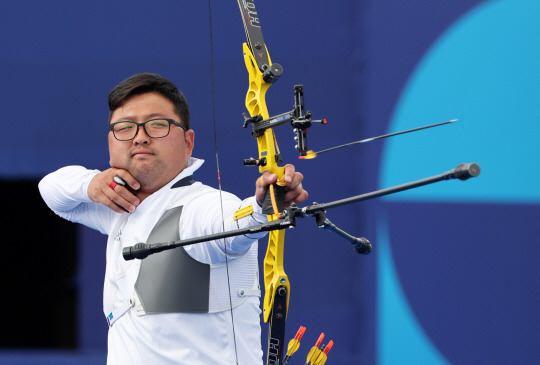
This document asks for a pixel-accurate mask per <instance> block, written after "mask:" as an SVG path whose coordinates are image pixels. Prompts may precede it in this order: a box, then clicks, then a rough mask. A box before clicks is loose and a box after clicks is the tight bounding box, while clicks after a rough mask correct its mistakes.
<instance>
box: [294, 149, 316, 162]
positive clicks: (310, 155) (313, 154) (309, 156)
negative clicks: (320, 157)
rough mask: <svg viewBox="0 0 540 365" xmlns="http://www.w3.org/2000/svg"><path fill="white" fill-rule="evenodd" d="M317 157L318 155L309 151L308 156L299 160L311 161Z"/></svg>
mask: <svg viewBox="0 0 540 365" xmlns="http://www.w3.org/2000/svg"><path fill="white" fill-rule="evenodd" d="M315 157H317V153H316V152H314V151H312V150H309V151H307V154H306V155H305V156H300V157H298V158H299V159H302V160H311V159H312V158H315Z"/></svg>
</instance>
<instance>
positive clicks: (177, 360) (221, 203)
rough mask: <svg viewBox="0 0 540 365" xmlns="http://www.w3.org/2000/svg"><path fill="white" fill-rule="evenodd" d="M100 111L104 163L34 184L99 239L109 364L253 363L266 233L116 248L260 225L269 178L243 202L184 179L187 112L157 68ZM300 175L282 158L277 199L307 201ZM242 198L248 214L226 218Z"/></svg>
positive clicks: (187, 175)
mask: <svg viewBox="0 0 540 365" xmlns="http://www.w3.org/2000/svg"><path fill="white" fill-rule="evenodd" d="M109 110H110V114H109V136H108V142H109V154H110V165H111V168H110V169H108V170H105V171H101V172H100V171H97V170H87V169H86V168H84V167H82V166H68V167H64V168H62V169H60V170H58V171H56V172H54V173H51V174H49V175H47V176H46V177H45V178H43V180H42V181H41V182H40V184H39V188H40V192H41V194H42V196H43V199H44V200H45V202H46V203H47V205H48V206H49V207H50V208H51V209H52V210H53V211H54V212H55V213H57V214H58V215H60V216H61V217H63V218H65V219H68V220H70V221H73V222H79V223H82V224H84V225H87V226H89V227H91V228H94V229H97V230H99V231H100V232H102V233H104V234H108V235H109V238H108V242H107V267H106V273H105V284H104V298H103V308H104V313H105V316H106V317H107V321H108V323H109V326H110V327H109V336H108V357H107V361H108V363H109V364H190V365H191V364H205V365H206V364H234V363H236V360H237V359H238V363H240V364H247V365H252V364H257V363H261V361H262V350H261V345H260V325H259V316H260V308H259V298H258V297H259V296H260V290H259V284H258V268H257V239H258V238H261V237H262V236H263V235H264V234H259V235H254V236H249V237H248V236H238V237H233V238H229V239H225V240H216V241H212V242H205V243H202V244H196V245H191V246H186V247H185V248H183V247H181V248H176V249H174V250H168V251H164V252H161V253H159V254H154V255H151V256H149V257H148V258H146V259H144V260H132V261H126V260H124V259H123V257H122V248H123V247H127V246H132V245H134V244H136V243H139V242H152V243H156V242H168V241H171V240H177V239H180V238H182V239H186V238H191V237H199V236H203V235H207V234H212V233H218V232H222V231H223V230H231V229H237V228H242V227H247V226H250V225H255V224H259V223H261V222H264V221H265V220H266V216H265V215H264V214H262V212H261V208H260V205H261V203H262V201H263V198H264V194H265V191H266V189H267V186H268V185H269V184H272V183H274V182H275V181H276V179H277V177H276V175H275V174H270V173H265V174H263V176H262V177H261V179H258V180H257V182H256V188H255V195H254V196H253V197H250V198H247V199H245V200H243V201H241V200H240V199H238V198H237V197H235V196H233V195H232V194H228V193H225V192H223V193H222V194H220V192H219V191H217V190H216V189H213V188H210V187H208V186H205V185H203V184H201V183H199V182H195V181H194V180H193V178H192V175H193V173H194V172H195V170H197V169H198V168H199V167H200V166H201V164H202V163H203V161H202V160H199V159H196V158H193V157H191V153H192V150H193V146H194V136H195V133H194V132H193V130H192V129H191V128H190V120H189V108H188V105H187V102H186V100H185V98H184V96H183V95H182V93H181V92H180V91H178V89H177V88H176V87H175V86H174V85H173V84H172V83H171V82H170V81H168V80H166V79H164V78H162V77H161V76H158V75H154V74H138V75H134V76H132V77H130V78H128V79H126V80H124V81H123V82H121V83H120V84H119V85H118V86H117V87H116V88H114V89H113V91H112V92H111V94H110V95H109ZM302 179H303V176H302V175H301V174H300V173H297V172H295V170H294V167H293V166H292V165H287V166H286V169H285V181H286V184H287V192H286V194H285V200H286V204H290V203H292V202H296V203H300V202H302V201H304V200H305V199H307V195H308V194H307V192H306V191H305V190H304V189H303V187H302ZM124 182H125V183H126V184H125V186H122V184H123V183H124ZM250 206H251V207H252V210H253V211H252V212H251V214H249V215H248V216H246V217H244V218H240V219H238V220H234V219H233V217H232V216H233V213H234V212H235V211H237V210H238V209H239V208H244V207H250ZM248 209H249V208H248ZM231 307H232V310H231ZM231 317H232V318H231Z"/></svg>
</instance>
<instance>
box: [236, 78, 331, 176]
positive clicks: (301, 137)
mask: <svg viewBox="0 0 540 365" xmlns="http://www.w3.org/2000/svg"><path fill="white" fill-rule="evenodd" d="M312 114H313V113H312V112H311V111H310V110H308V111H307V112H306V111H305V105H304V86H303V85H295V86H294V108H293V110H291V111H290V112H286V113H283V114H279V115H276V116H274V117H271V118H268V119H264V120H263V118H262V116H260V115H255V116H253V117H248V115H247V114H246V113H244V114H243V115H244V125H243V127H244V128H247V127H248V125H249V124H250V123H251V125H252V131H251V135H252V136H253V137H254V138H257V137H260V136H262V135H263V134H264V131H265V130H267V129H269V128H274V127H277V126H278V125H282V124H285V123H291V126H292V127H293V128H294V132H295V133H296V135H295V137H294V140H295V141H296V146H295V148H296V149H297V150H298V152H300V156H306V155H307V154H308V147H307V130H308V128H309V127H311V124H312V123H322V124H326V123H327V120H326V119H320V120H312V119H311V115H312ZM281 161H282V160H281V155H280V154H279V153H278V154H276V162H281ZM266 163H267V161H266V157H262V158H261V159H259V160H256V159H254V158H249V159H245V160H244V165H248V166H266Z"/></svg>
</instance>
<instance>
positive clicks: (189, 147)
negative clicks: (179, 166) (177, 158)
mask: <svg viewBox="0 0 540 365" xmlns="http://www.w3.org/2000/svg"><path fill="white" fill-rule="evenodd" d="M184 143H185V144H186V157H187V158H190V157H191V153H192V152H193V147H194V146H195V132H194V131H193V129H189V130H187V131H186V132H185V133H184Z"/></svg>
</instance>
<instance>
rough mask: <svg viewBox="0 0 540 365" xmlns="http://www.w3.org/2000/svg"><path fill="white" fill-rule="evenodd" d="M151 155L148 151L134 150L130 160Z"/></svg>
mask: <svg viewBox="0 0 540 365" xmlns="http://www.w3.org/2000/svg"><path fill="white" fill-rule="evenodd" d="M151 155H153V153H152V152H151V151H148V150H135V151H133V152H132V153H131V157H132V158H144V157H147V156H151Z"/></svg>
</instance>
